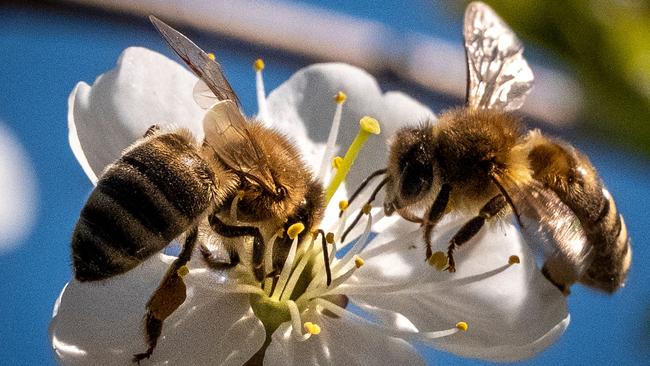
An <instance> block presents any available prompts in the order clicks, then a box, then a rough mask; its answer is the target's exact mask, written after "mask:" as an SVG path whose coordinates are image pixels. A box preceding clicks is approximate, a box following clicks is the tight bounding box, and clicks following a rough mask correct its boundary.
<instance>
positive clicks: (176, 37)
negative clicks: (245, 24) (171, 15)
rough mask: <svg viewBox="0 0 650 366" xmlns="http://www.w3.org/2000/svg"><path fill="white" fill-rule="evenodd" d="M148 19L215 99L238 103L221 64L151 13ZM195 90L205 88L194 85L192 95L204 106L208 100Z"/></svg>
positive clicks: (201, 91) (203, 89) (201, 90)
mask: <svg viewBox="0 0 650 366" xmlns="http://www.w3.org/2000/svg"><path fill="white" fill-rule="evenodd" d="M149 20H151V23H153V25H154V26H155V27H156V29H158V32H160V34H161V35H162V36H163V38H164V39H165V41H167V43H168V44H169V46H170V47H171V48H172V49H173V50H174V52H176V54H178V56H180V58H181V59H182V60H183V61H185V63H186V64H187V66H188V67H189V68H190V69H191V70H192V72H194V74H196V76H198V77H199V78H200V79H201V81H202V82H203V83H204V85H207V87H208V89H209V90H210V91H212V93H214V96H215V98H216V99H217V100H232V101H233V102H235V104H237V105H239V98H237V94H235V92H234V91H233V90H232V87H231V86H230V83H228V80H226V77H225V76H224V74H223V70H222V69H221V65H220V64H219V63H218V62H217V61H215V60H213V59H212V58H210V57H209V56H208V54H207V53H205V51H203V50H202V49H201V48H200V47H199V46H197V45H196V44H194V42H192V41H191V40H189V39H188V38H187V37H185V36H184V35H183V34H182V33H181V32H179V31H177V30H176V29H174V28H172V27H170V26H169V25H167V24H166V23H165V22H163V21H162V20H160V19H158V18H156V17H155V16H153V15H150V16H149ZM197 90H198V93H202V94H204V93H205V88H204V87H203V86H196V87H195V88H194V95H195V99H196V102H197V104H199V105H200V106H202V107H204V106H205V105H207V103H208V102H207V101H206V100H205V98H201V97H200V96H198V95H197ZM208 99H209V98H208ZM212 102H214V100H212ZM212 104H213V103H211V104H209V105H207V107H210V106H211V105H212ZM204 108H205V107H204Z"/></svg>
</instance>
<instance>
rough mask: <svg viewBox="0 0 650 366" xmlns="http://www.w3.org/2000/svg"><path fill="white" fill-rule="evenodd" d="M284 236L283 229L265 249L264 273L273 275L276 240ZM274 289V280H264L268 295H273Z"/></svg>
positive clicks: (275, 234)
mask: <svg viewBox="0 0 650 366" xmlns="http://www.w3.org/2000/svg"><path fill="white" fill-rule="evenodd" d="M283 235H284V230H283V229H282V228H280V229H278V230H277V231H276V232H275V233H274V234H273V236H272V237H271V238H270V239H269V241H268V244H267V245H266V248H264V249H265V250H264V273H271V271H272V270H273V247H274V246H275V240H276V239H277V238H278V237H282V236H283ZM272 289H273V278H272V277H267V278H265V279H264V290H265V291H266V295H268V296H270V295H271V290H272Z"/></svg>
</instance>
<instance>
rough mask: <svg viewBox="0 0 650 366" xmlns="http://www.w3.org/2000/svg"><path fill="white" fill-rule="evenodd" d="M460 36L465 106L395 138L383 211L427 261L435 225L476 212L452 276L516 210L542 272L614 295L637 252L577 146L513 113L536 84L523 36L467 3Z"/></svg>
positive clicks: (457, 240) (458, 241)
mask: <svg viewBox="0 0 650 366" xmlns="http://www.w3.org/2000/svg"><path fill="white" fill-rule="evenodd" d="M464 38H465V50H466V56H467V69H468V78H469V80H468V83H467V85H468V89H467V100H466V106H465V107H464V108H453V109H450V110H447V111H445V112H443V113H442V114H441V115H440V117H439V119H438V121H437V123H435V124H434V123H423V124H422V125H420V126H410V127H406V128H403V129H402V130H400V131H398V132H397V133H396V135H395V136H393V138H392V141H391V144H390V155H389V162H388V166H387V168H386V169H381V170H378V171H377V172H376V173H374V174H373V175H371V177H369V178H374V177H375V176H380V175H384V179H383V180H382V181H381V183H380V184H379V186H378V187H377V189H376V190H375V192H377V190H378V189H381V187H383V186H385V187H386V199H385V202H384V211H385V212H386V214H387V215H390V214H392V213H394V212H397V213H398V214H399V215H401V216H402V217H404V218H405V219H407V220H410V221H413V222H417V223H421V224H422V226H423V229H424V230H423V232H424V240H425V243H426V258H427V259H429V258H430V257H431V256H432V249H431V233H432V230H433V229H434V228H435V226H436V224H437V223H438V222H439V221H440V219H441V218H442V217H443V216H444V215H445V214H446V213H447V212H450V211H461V212H464V213H468V214H470V215H475V216H474V217H473V218H472V219H470V220H469V221H468V222H467V223H466V224H465V225H464V226H462V227H461V229H459V231H458V232H457V233H456V234H455V235H454V236H453V237H452V239H451V240H450V242H449V244H448V248H447V260H448V264H447V267H446V270H448V271H450V272H454V271H455V270H456V263H455V260H454V251H455V250H456V249H457V248H458V247H459V246H461V245H464V244H465V243H467V242H468V241H469V240H470V239H472V238H473V237H474V236H475V235H476V234H477V233H478V232H479V231H480V230H481V228H482V227H483V226H484V224H485V223H486V221H488V220H494V219H497V218H502V217H504V216H506V215H507V213H508V212H510V211H512V212H513V213H514V215H515V217H516V219H517V221H518V223H519V225H520V227H521V231H522V233H523V234H524V236H525V238H526V240H527V242H528V243H529V244H531V245H533V246H536V247H538V248H541V249H543V250H544V257H545V263H544V266H543V269H542V272H543V273H544V275H545V276H546V277H547V278H548V279H549V280H550V281H551V282H552V283H554V284H555V285H556V286H557V287H558V288H559V289H560V290H561V291H563V292H564V293H565V294H568V293H569V288H570V286H571V285H572V284H573V283H575V282H581V283H583V284H585V285H588V286H590V287H593V288H597V289H600V290H604V291H607V292H610V293H611V292H614V291H616V290H617V289H618V288H619V287H621V286H622V285H623V283H624V281H625V278H626V275H627V271H628V269H629V266H630V261H631V253H632V252H631V249H630V240H629V237H628V235H627V230H626V227H625V223H624V221H623V218H622V216H621V215H619V213H618V211H617V210H616V205H615V204H614V200H613V199H612V197H611V195H610V194H609V192H608V191H607V189H606V188H605V187H604V186H603V184H602V182H601V179H600V178H599V176H598V174H597V173H596V170H595V169H594V167H593V166H592V164H591V163H590V162H589V160H588V159H587V157H585V156H584V155H583V154H582V153H580V152H579V151H577V150H576V149H575V148H574V147H573V146H571V145H569V144H567V143H565V142H562V141H560V140H558V139H555V138H550V137H547V136H544V135H542V134H541V133H540V132H539V131H537V130H533V131H528V130H526V129H524V128H523V127H522V125H521V124H520V121H519V119H518V118H515V117H514V116H512V115H511V114H509V113H508V112H510V111H513V110H516V109H518V108H519V107H521V105H522V104H523V102H524V99H525V97H526V96H527V94H528V93H529V91H530V89H531V87H532V83H533V74H532V71H531V70H530V68H529V67H528V64H527V63H526V60H525V59H524V58H523V46H522V45H521V43H520V41H519V40H518V39H517V37H516V36H515V34H514V33H513V32H512V30H511V29H510V28H509V27H508V26H507V25H506V24H505V23H504V22H503V21H502V20H501V19H500V18H499V16H498V15H496V14H495V13H494V11H493V10H492V9H490V8H489V7H488V6H487V5H485V4H483V3H480V2H474V3H471V4H470V5H469V6H468V7H467V10H466V12H465V25H464ZM366 183H367V182H364V184H363V186H365V185H366ZM356 195H357V193H355V194H354V195H353V197H354V196H356ZM374 196H375V194H373V196H372V198H374ZM372 198H371V199H372ZM347 232H349V229H348V230H347Z"/></svg>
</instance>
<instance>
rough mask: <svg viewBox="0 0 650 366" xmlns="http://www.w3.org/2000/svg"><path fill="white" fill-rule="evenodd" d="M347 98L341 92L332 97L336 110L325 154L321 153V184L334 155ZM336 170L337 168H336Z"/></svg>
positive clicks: (319, 171)
mask: <svg viewBox="0 0 650 366" xmlns="http://www.w3.org/2000/svg"><path fill="white" fill-rule="evenodd" d="M346 99H347V97H346V96H345V93H343V92H342V91H340V92H338V93H337V94H336V96H335V97H334V101H335V102H336V110H335V111H334V117H333V118H332V127H330V134H329V136H328V137H327V145H325V152H324V153H323V160H322V162H321V164H320V169H319V170H318V180H320V181H321V182H322V181H323V179H325V173H327V161H328V160H329V159H330V157H331V156H332V154H334V148H335V146H336V138H337V136H338V135H339V126H340V125H341V115H342V111H343V104H344V103H345V100H346ZM336 169H338V168H336Z"/></svg>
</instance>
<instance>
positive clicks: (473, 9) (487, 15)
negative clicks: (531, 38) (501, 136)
mask: <svg viewBox="0 0 650 366" xmlns="http://www.w3.org/2000/svg"><path fill="white" fill-rule="evenodd" d="M463 36H464V37H465V53H466V56H467V69H468V73H467V76H468V80H467V105H468V106H469V107H470V108H472V109H478V108H485V109H498V110H503V111H512V110H515V109H518V108H520V107H521V106H522V105H523V104H524V100H525V99H526V96H527V95H528V93H529V92H530V89H531V88H532V86H533V72H532V71H531V70H530V67H529V66H528V63H527V62H526V60H525V59H524V57H523V52H524V48H523V46H522V44H521V42H520V41H519V39H518V38H517V36H516V35H515V34H514V33H513V32H512V30H511V29H510V28H509V27H508V25H506V24H505V23H504V22H503V20H501V18H499V16H498V15H497V14H496V13H495V12H494V10H492V9H491V8H490V7H489V6H487V5H485V4H483V3H480V2H474V3H471V4H469V6H468V7H467V10H466V11H465V26H464V30H463Z"/></svg>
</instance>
